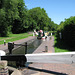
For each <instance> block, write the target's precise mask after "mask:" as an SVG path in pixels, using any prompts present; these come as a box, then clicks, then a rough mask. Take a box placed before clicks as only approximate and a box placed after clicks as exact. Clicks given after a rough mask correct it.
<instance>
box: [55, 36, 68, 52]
mask: <svg viewBox="0 0 75 75" xmlns="http://www.w3.org/2000/svg"><path fill="white" fill-rule="evenodd" d="M54 48H55V52H69V50H68V49H67V46H66V45H65V44H64V42H63V41H61V40H60V39H57V37H56V36H54Z"/></svg>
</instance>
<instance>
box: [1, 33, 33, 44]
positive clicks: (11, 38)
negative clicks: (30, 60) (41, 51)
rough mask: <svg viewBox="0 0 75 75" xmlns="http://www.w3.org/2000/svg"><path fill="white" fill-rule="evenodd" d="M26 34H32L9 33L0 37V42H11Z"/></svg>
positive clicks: (24, 36) (26, 35) (22, 37)
mask: <svg viewBox="0 0 75 75" xmlns="http://www.w3.org/2000/svg"><path fill="white" fill-rule="evenodd" d="M28 36H32V34H28V33H22V34H10V35H9V37H0V44H3V43H4V40H6V43H8V42H13V41H16V40H20V39H24V38H27V37H28Z"/></svg>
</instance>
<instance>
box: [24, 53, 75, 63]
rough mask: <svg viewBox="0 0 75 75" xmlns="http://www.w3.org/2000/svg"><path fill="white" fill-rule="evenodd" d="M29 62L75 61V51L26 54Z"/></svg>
mask: <svg viewBox="0 0 75 75" xmlns="http://www.w3.org/2000/svg"><path fill="white" fill-rule="evenodd" d="M25 56H26V59H27V62H39V63H68V64H72V63H75V52H64V53H40V54H26V55H25Z"/></svg>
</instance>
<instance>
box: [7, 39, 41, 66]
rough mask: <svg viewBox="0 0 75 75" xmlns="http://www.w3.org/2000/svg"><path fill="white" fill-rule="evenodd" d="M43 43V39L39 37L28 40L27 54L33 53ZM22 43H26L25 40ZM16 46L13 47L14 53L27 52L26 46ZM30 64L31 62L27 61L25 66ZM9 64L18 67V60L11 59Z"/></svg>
mask: <svg viewBox="0 0 75 75" xmlns="http://www.w3.org/2000/svg"><path fill="white" fill-rule="evenodd" d="M41 43H42V40H40V39H37V38H35V39H32V40H29V41H27V45H28V46H27V54H32V53H33V52H34V51H35V50H36V48H38V47H39V46H40V44H41ZM22 45H25V42H24V43H22ZM16 47H17V46H16ZM16 47H15V48H14V49H13V51H12V54H25V46H18V47H17V48H16ZM29 64H30V63H25V66H28V65H29ZM8 65H10V66H13V67H16V61H12V62H11V61H9V62H8Z"/></svg>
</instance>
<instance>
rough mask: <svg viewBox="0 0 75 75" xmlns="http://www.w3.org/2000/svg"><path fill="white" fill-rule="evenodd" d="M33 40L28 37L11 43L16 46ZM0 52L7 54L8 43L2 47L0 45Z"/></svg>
mask: <svg viewBox="0 0 75 75" xmlns="http://www.w3.org/2000/svg"><path fill="white" fill-rule="evenodd" d="M34 38H35V37H33V36H29V37H28V38H25V39H21V40H17V41H13V42H14V43H16V44H21V43H24V42H27V41H29V40H31V39H34ZM9 42H11V41H9ZM0 50H4V51H5V52H8V43H6V45H4V44H2V45H0Z"/></svg>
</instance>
